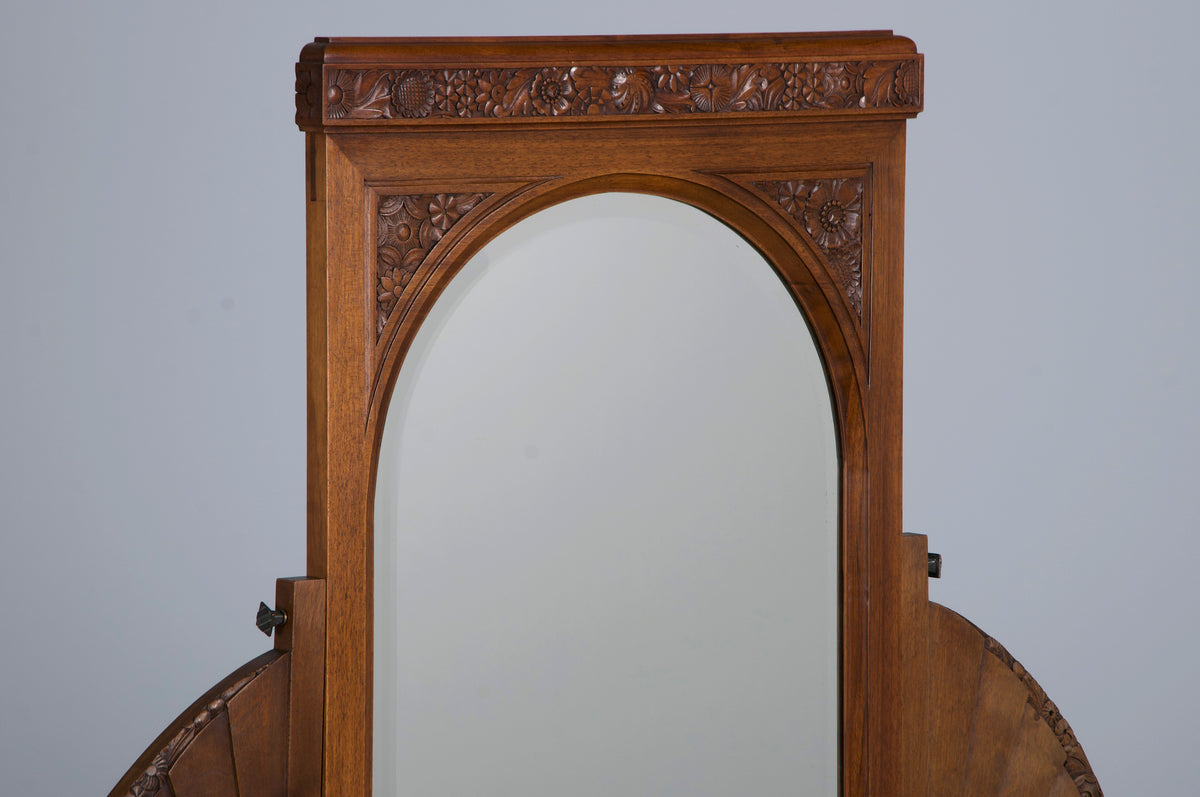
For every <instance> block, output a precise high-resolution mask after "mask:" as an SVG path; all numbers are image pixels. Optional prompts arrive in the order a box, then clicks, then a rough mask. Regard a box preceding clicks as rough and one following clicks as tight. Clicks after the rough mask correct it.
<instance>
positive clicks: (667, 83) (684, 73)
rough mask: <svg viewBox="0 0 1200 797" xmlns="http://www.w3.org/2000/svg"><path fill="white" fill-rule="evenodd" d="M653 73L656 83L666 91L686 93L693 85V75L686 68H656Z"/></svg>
mask: <svg viewBox="0 0 1200 797" xmlns="http://www.w3.org/2000/svg"><path fill="white" fill-rule="evenodd" d="M653 73H654V82H655V83H657V84H658V87H659V88H660V89H662V90H664V91H670V92H677V91H685V90H687V88H688V86H689V85H690V83H691V73H690V71H689V70H688V69H686V68H685V67H679V66H656V67H654V69H653Z"/></svg>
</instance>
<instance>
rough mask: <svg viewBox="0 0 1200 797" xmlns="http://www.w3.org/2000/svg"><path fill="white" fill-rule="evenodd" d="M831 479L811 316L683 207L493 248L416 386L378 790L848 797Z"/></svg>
mask: <svg viewBox="0 0 1200 797" xmlns="http://www.w3.org/2000/svg"><path fill="white" fill-rule="evenodd" d="M837 497H838V466H837V453H836V444H835V440H834V426H833V415H832V409H831V406H830V402H829V394H828V389H827V386H826V381H825V377H824V373H823V371H822V368H821V364H820V361H819V357H818V355H817V351H816V347H815V345H814V343H813V340H812V337H811V335H810V333H809V331H808V328H807V326H806V325H805V322H804V319H803V317H802V316H801V313H800V312H799V310H798V309H797V307H796V305H795V303H794V301H793V300H792V298H791V297H790V295H789V294H788V292H787V291H786V290H785V288H784V286H783V284H782V283H781V282H780V280H779V278H778V277H777V276H776V274H775V273H774V271H773V270H772V269H771V268H770V266H769V265H768V264H767V263H766V262H765V261H764V260H763V259H762V257H761V256H760V255H759V254H758V253H757V252H756V251H755V250H754V249H753V248H752V247H750V246H749V245H748V244H747V243H746V242H745V241H744V240H742V239H741V238H740V237H739V236H738V235H736V234H735V233H734V232H732V231H731V230H730V229H728V228H727V227H725V226H724V225H722V224H721V223H719V222H717V221H716V220H714V219H713V218H711V217H709V216H707V215H705V214H704V213H702V212H700V211H698V210H696V209H694V208H692V207H690V206H687V205H683V204H681V203H677V202H674V201H671V200H667V199H663V198H660V197H653V196H644V195H635V194H601V195H597V196H591V197H585V198H582V199H576V200H572V201H570V202H566V203H564V204H561V205H558V206H555V207H552V208H550V209H548V210H544V211H542V212H540V213H537V214H535V215H534V216H532V217H530V218H528V219H526V220H525V221H523V222H521V223H519V224H517V225H516V226H515V227H513V228H512V229H510V230H508V231H507V232H505V233H503V234H502V235H500V236H498V237H497V238H496V239H494V240H493V241H491V242H490V243H489V244H488V245H487V246H486V247H485V248H484V249H483V250H482V251H481V252H479V254H477V255H476V256H475V257H474V258H472V260H471V261H470V262H469V263H468V264H467V265H466V266H465V267H464V269H463V271H462V272H461V273H460V274H459V275H458V276H457V277H456V278H455V279H454V280H453V281H452V283H451V285H450V286H449V288H448V290H447V292H446V293H445V294H444V295H443V296H442V297H441V298H440V299H439V301H438V302H437V304H436V306H435V307H434V310H433V312H432V313H431V315H430V316H429V318H428V319H427V320H426V321H425V323H424V325H423V327H422V328H421V330H420V332H419V333H418V335H417V337H416V340H415V342H414V344H413V346H412V349H411V350H410V352H409V354H408V357H407V360H406V362H405V364H404V366H403V368H402V369H401V372H400V377H399V379H398V381H397V384H396V388H395V392H394V394H393V397H392V401H391V409H390V412H389V417H388V420H387V425H386V429H385V433H384V437H383V446H382V449H381V452H380V459H379V475H378V483H377V490H376V506H375V621H374V622H375V637H374V649H375V665H374V667H375V670H374V763H373V766H374V789H375V794H376V795H380V796H382V795H398V794H402V793H403V794H417V795H430V797H458V795H462V796H463V797H466V795H470V796H471V797H478V795H480V794H492V795H522V796H523V797H529V796H530V795H555V796H556V797H558V796H559V795H573V797H582V796H584V795H596V796H597V797H599V795H604V797H611V795H614V794H620V795H627V796H632V795H646V796H647V797H650V795H653V796H654V797H661V795H667V794H686V795H689V797H706V796H707V795H712V797H717V795H720V796H721V797H728V795H733V794H755V795H760V796H765V795H784V794H789V795H794V794H814V795H835V794H836V793H837V784H838V669H837V661H838V634H837V624H838V610H837V607H838V580H837V572H838V566H837V525H838V524H837V513H838V504H837Z"/></svg>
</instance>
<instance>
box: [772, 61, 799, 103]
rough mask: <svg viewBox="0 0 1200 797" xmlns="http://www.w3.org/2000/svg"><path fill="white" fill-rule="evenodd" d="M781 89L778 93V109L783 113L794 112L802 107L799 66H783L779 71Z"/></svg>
mask: <svg viewBox="0 0 1200 797" xmlns="http://www.w3.org/2000/svg"><path fill="white" fill-rule="evenodd" d="M780 80H782V82H783V88H782V89H781V90H780V91H779V101H778V102H779V108H780V110H784V111H794V110H798V109H800V108H803V107H804V93H803V91H802V90H801V85H802V82H803V81H802V79H801V77H800V64H784V67H783V69H782V70H781V71H780Z"/></svg>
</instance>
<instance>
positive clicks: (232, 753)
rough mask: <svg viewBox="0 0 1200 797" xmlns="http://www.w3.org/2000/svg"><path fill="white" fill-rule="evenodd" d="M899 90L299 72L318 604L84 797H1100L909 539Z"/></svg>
mask: <svg viewBox="0 0 1200 797" xmlns="http://www.w3.org/2000/svg"><path fill="white" fill-rule="evenodd" d="M922 72H923V61H922V57H921V55H920V54H919V53H917V51H916V47H915V46H914V45H913V43H912V42H911V41H909V40H908V39H905V38H903V37H899V36H893V35H892V34H891V32H890V31H857V32H849V33H839V34H833V33H812V34H771V35H735V36H675V37H580V38H563V39H553V38H549V39H536V38H535V39H424V40H423V39H318V40H316V41H314V42H313V43H312V44H310V45H308V46H306V47H305V48H304V50H303V51H302V52H301V55H300V62H299V63H298V64H297V65H296V75H297V80H296V121H297V123H298V124H299V126H300V127H301V129H303V130H304V131H305V133H306V148H307V149H306V153H307V175H308V177H307V189H308V190H307V222H308V224H307V226H308V263H307V301H308V338H307V350H308V396H307V398H308V527H307V551H308V563H307V574H306V575H307V577H306V578H301V579H282V580H281V581H280V583H279V585H278V587H279V591H278V598H277V605H276V607H275V610H272V608H271V607H268V606H266V605H265V604H264V605H263V606H262V607H261V609H260V612H259V618H258V619H259V623H260V627H261V628H264V629H265V630H267V631H270V630H271V629H272V628H277V629H279V632H280V633H279V635H278V636H277V637H276V642H275V648H276V649H275V650H274V651H271V652H269V653H267V654H265V655H264V656H262V657H260V658H258V659H255V660H254V661H251V662H250V663H248V664H247V665H246V666H245V667H243V668H242V669H240V670H237V671H235V672H234V673H233V674H232V675H231V676H229V678H227V679H226V680H225V681H222V682H220V683H219V684H218V685H217V686H216V687H214V688H213V690H211V691H210V692H209V693H207V694H205V695H204V696H202V697H201V699H200V700H199V701H197V702H196V703H195V704H194V705H193V707H192V708H191V709H189V710H188V711H186V712H185V713H184V714H183V715H181V717H180V718H179V720H177V721H176V722H175V723H173V724H172V725H171V726H169V727H168V729H167V730H166V731H165V732H164V734H163V736H162V737H160V739H159V740H158V741H157V742H155V743H154V744H152V745H151V746H150V747H149V748H148V749H147V751H146V753H145V754H144V755H143V756H142V758H141V759H139V760H138V761H137V762H135V764H134V766H133V767H131V769H130V770H129V772H128V773H127V775H126V777H125V778H124V779H123V780H122V781H121V783H119V784H118V786H117V788H116V789H115V790H114V792H113V794H114V795H118V796H124V795H132V796H133V797H148V795H154V794H172V795H174V797H188V795H214V794H222V795H226V794H228V795H237V794H249V793H256V794H285V793H286V794H289V795H305V796H306V797H307V796H308V795H329V796H330V797H358V795H369V794H371V793H372V790H374V793H375V794H377V795H380V797H390V795H394V794H421V795H429V796H430V797H449V796H450V795H460V794H461V795H467V794H471V795H475V794H481V793H483V794H521V795H530V794H572V795H588V794H595V795H601V794H604V795H609V794H644V795H662V794H687V795H729V794H742V793H753V794H762V795H769V794H796V793H801V794H820V795H834V794H839V795H844V797H863V796H864V795H874V796H875V797H894V796H895V795H909V796H911V797H917V795H926V794H930V795H932V794H937V795H947V797H949V796H950V795H959V794H1030V795H1033V794H1047V795H1066V796H1067V797H1072V796H1073V795H1078V796H1079V797H1097V796H1098V795H1099V794H1100V790H1099V786H1098V785H1097V784H1096V779H1095V776H1094V775H1093V774H1092V772H1091V769H1090V767H1089V765H1088V763H1087V759H1086V757H1085V756H1084V755H1083V752H1082V750H1081V749H1080V747H1079V744H1078V741H1077V740H1076V739H1075V737H1074V734H1073V732H1072V731H1071V729H1070V726H1069V725H1067V723H1066V722H1065V721H1063V719H1062V716H1061V714H1059V712H1058V710H1057V708H1055V706H1054V704H1053V703H1052V702H1051V701H1050V700H1049V699H1048V698H1047V697H1046V695H1045V692H1043V691H1042V690H1041V687H1039V686H1038V685H1037V683H1036V682H1035V681H1034V680H1033V679H1032V678H1031V677H1030V676H1029V673H1028V672H1027V671H1026V670H1025V669H1024V668H1023V667H1022V666H1021V665H1020V664H1018V663H1017V662H1016V660H1015V659H1013V657H1012V656H1010V655H1009V654H1008V652H1007V651H1006V650H1005V649H1004V648H1003V646H1001V645H1000V644H999V643H998V642H996V641H995V640H994V639H991V638H990V637H987V636H986V635H985V634H983V633H982V632H980V631H979V629H978V628H975V627H974V626H972V625H971V624H970V623H968V622H967V621H966V620H964V619H963V618H961V617H959V616H958V615H956V614H954V613H953V612H951V611H949V610H947V609H944V608H943V607H940V606H937V605H936V604H931V603H930V602H929V600H928V590H927V587H926V578H927V576H928V574H929V573H930V572H931V562H930V560H929V557H928V556H927V551H926V549H925V541H924V538H923V537H919V536H915V535H905V534H903V529H902V523H901V507H900V498H901V489H900V487H901V470H902V461H901V460H902V457H901V428H902V423H901V392H902V382H903V380H902V372H903V368H902V352H903V326H904V325H903V300H904V290H903V231H904V210H903V209H904V148H905V135H906V131H905V125H906V121H907V120H908V119H910V118H912V117H913V116H914V115H916V114H917V113H918V112H919V111H920V110H921V107H922V101H923V100H922V92H923V88H922ZM835 441H836V442H835Z"/></svg>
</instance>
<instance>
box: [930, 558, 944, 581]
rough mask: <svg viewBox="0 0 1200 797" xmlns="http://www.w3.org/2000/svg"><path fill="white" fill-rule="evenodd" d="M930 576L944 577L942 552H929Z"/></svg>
mask: <svg viewBox="0 0 1200 797" xmlns="http://www.w3.org/2000/svg"><path fill="white" fill-rule="evenodd" d="M929 577H930V578H941V577H942V555H941V554H940V553H931V554H929Z"/></svg>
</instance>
